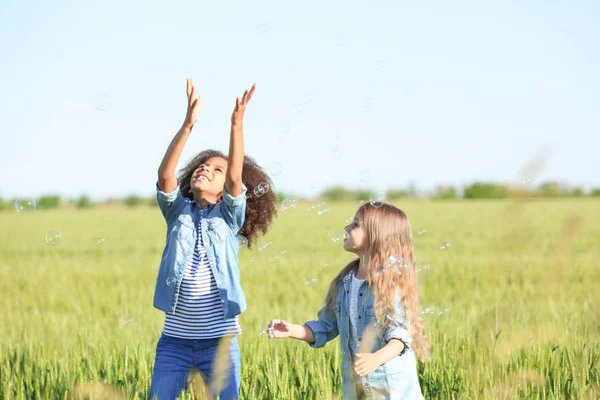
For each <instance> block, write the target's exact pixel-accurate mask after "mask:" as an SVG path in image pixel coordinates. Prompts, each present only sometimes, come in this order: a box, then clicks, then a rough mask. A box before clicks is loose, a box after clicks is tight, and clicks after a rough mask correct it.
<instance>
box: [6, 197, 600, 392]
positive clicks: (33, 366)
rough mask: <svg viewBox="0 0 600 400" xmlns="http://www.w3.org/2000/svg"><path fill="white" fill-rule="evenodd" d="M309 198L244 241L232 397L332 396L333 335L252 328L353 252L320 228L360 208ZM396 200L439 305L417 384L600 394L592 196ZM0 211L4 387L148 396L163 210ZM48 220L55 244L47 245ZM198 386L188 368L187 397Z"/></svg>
mask: <svg viewBox="0 0 600 400" xmlns="http://www.w3.org/2000/svg"><path fill="white" fill-rule="evenodd" d="M315 204H316V203H314V204H309V203H300V204H299V206H298V209H297V210H296V211H295V212H294V213H291V214H284V213H281V212H280V215H279V216H278V217H277V220H276V221H275V223H274V225H273V227H272V229H271V231H270V232H269V234H268V235H267V236H266V237H264V238H260V240H259V242H258V243H257V246H256V248H254V249H253V250H248V249H245V250H242V251H241V252H240V269H241V274H242V285H243V288H244V291H245V293H246V296H247V300H248V310H247V311H246V312H245V313H243V314H242V315H241V317H240V321H241V324H242V329H243V334H242V335H241V336H240V337H239V340H240V346H241V350H242V385H241V393H242V397H243V398H244V399H288V400H291V399H302V400H304V399H319V400H320V399H335V398H340V397H341V393H342V392H341V371H340V366H341V360H340V355H339V350H338V346H339V343H338V340H337V339H336V340H334V341H332V342H330V343H329V344H328V345H327V346H326V347H325V348H323V349H318V350H315V349H311V348H309V347H308V346H307V345H306V344H305V343H302V342H297V341H292V340H287V341H286V340H269V339H268V338H267V337H266V335H260V332H261V331H262V330H264V329H265V328H266V324H267V323H268V321H269V320H271V319H273V318H283V319H288V320H291V321H292V322H295V323H303V322H305V321H306V320H308V319H313V318H315V317H316V313H317V311H318V309H319V307H320V306H321V304H322V302H323V299H324V296H325V291H326V289H327V286H328V283H329V281H330V280H331V279H332V278H333V277H334V275H335V274H336V272H337V271H338V270H339V269H340V268H342V267H343V266H344V265H345V263H346V262H348V261H349V260H350V259H351V258H352V257H351V255H349V254H347V253H344V251H343V250H342V248H341V243H334V241H333V240H332V239H331V238H332V235H334V234H335V233H336V231H340V230H341V229H342V228H343V226H344V225H345V223H346V220H347V219H348V218H350V217H352V216H353V214H354V212H355V210H356V207H357V206H358V204H355V203H339V204H337V203H331V204H328V206H329V207H330V212H329V213H327V214H325V215H321V216H320V215H318V214H317V213H316V212H315V209H312V210H309V208H310V207H311V206H314V205H315ZM396 205H398V206H399V207H400V208H402V209H403V210H404V211H406V212H407V214H408V215H409V218H410V219H411V224H412V230H413V235H414V243H415V248H416V255H417V259H418V260H421V261H427V262H428V263H429V264H430V268H429V269H425V270H423V272H421V273H420V282H421V290H422V303H421V304H422V309H425V308H426V307H430V309H435V310H442V313H441V315H440V314H439V313H438V312H437V311H436V312H433V313H428V314H426V315H425V316H424V317H425V320H426V327H427V333H428V337H429V339H430V342H431V345H432V352H433V361H432V362H431V363H428V364H419V365H418V370H419V378H420V382H421V387H422V390H423V394H424V395H425V398H427V399H598V398H600V315H599V306H600V261H599V260H600V202H599V201H598V200H595V199H578V200H534V201H525V202H516V201H514V200H506V201H474V202H469V201H438V202H435V201H406V202H398V203H396ZM0 221H1V223H0V296H1V307H0V398H2V399H74V398H79V399H82V398H103V399H104V398H106V399H108V398H111V399H113V398H117V399H121V398H122V399H125V398H128V399H129V398H131V399H144V398H147V397H148V392H149V387H150V380H151V377H152V366H153V362H154V355H155V350H156V342H157V340H158V338H159V335H160V331H161V328H162V323H163V318H164V314H162V313H161V312H159V311H158V310H156V309H154V308H153V307H152V298H153V290H154V284H155V279H156V272H157V268H158V265H159V262H160V256H161V253H162V250H163V246H164V240H165V233H166V226H165V223H164V220H163V219H162V216H161V214H160V211H159V209H158V208H156V207H154V208H152V207H147V208H138V209H125V208H95V209H91V210H76V209H73V210H71V209H58V210H52V211H43V210H37V211H35V212H32V213H29V214H17V213H16V212H10V211H6V212H3V213H0ZM52 229H55V230H58V231H60V232H61V234H62V241H61V242H60V244H59V245H56V246H50V245H48V244H46V241H45V234H46V232H47V231H48V230H52ZM421 229H425V230H426V231H425V232H423V233H421V234H418V232H419V230H421ZM443 242H450V243H451V247H449V248H445V249H443V250H442V249H440V245H441V243H443ZM269 243H270V244H269ZM264 245H266V247H265V248H264V249H263V250H261V251H258V247H259V246H264ZM307 282H308V284H306V283H307ZM202 392H203V390H202V383H201V380H200V379H198V378H197V377H196V378H195V379H194V380H193V382H192V384H191V386H190V390H189V391H188V393H186V394H185V395H184V398H188V399H192V398H201V397H202Z"/></svg>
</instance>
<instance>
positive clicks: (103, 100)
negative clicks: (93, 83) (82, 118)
mask: <svg viewBox="0 0 600 400" xmlns="http://www.w3.org/2000/svg"><path fill="white" fill-rule="evenodd" d="M111 104H112V100H111V99H110V96H109V95H108V94H106V93H98V94H96V96H95V97H94V107H96V110H98V111H106V110H108V109H109V108H110V106H111Z"/></svg>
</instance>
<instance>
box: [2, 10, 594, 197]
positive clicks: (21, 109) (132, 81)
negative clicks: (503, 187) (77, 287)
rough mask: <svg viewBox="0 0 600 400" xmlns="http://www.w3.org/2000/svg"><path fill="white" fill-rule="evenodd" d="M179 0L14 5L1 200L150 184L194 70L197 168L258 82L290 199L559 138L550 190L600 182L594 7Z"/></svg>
mask: <svg viewBox="0 0 600 400" xmlns="http://www.w3.org/2000/svg"><path fill="white" fill-rule="evenodd" d="M84 3H85V6H82V5H80V4H84ZM170 3H171V4H169V2H164V1H161V2H157V1H127V2H122V1H113V0H105V1H96V2H75V1H60V0H57V1H53V2H41V1H29V2H23V1H17V0H3V1H2V2H0V88H1V90H2V96H0V135H1V138H2V141H1V143H2V144H1V146H0V171H1V180H0V196H3V197H5V198H6V197H12V196H19V195H32V196H39V195H41V194H44V193H58V194H61V195H64V196H69V197H75V196H78V195H80V194H82V193H87V194H88V195H91V196H92V197H93V198H96V199H102V198H106V197H109V196H123V195H126V194H129V193H137V194H140V195H144V196H146V195H152V194H153V193H154V183H155V181H156V170H157V168H158V165H159V163H160V160H161V158H162V156H163V154H164V151H165V149H166V147H167V146H168V144H169V142H170V140H171V138H172V137H173V135H174V134H175V132H176V131H177V130H178V128H179V127H180V125H181V123H182V121H183V117H184V114H185V106H186V103H185V80H186V78H187V77H192V78H193V79H194V81H195V83H196V85H197V88H198V90H199V92H200V93H201V94H203V95H204V108H203V111H202V115H201V119H200V121H199V123H198V124H197V126H196V128H195V130H194V132H193V136H192V137H191V138H190V140H189V142H188V145H187V147H186V149H185V151H184V153H183V156H182V160H181V162H180V166H181V165H182V164H183V162H185V161H187V160H188V159H189V158H191V157H192V156H193V155H195V154H196V153H197V152H199V151H200V150H203V149H206V148H217V149H220V150H223V151H225V150H227V146H228V133H229V117H230V114H231V111H232V108H233V105H234V100H235V97H236V96H238V95H240V94H241V93H242V92H243V90H244V89H245V88H247V87H249V86H250V85H251V84H252V83H253V82H255V81H256V82H258V88H257V91H256V94H255V97H254V99H253V100H252V104H251V106H250V107H249V110H248V111H247V116H246V126H245V128H246V130H245V137H246V152H247V154H249V155H251V156H253V157H255V158H256V159H257V160H258V161H259V163H261V164H262V165H263V166H265V167H266V168H269V167H270V165H271V164H272V163H274V162H279V163H280V164H281V166H282V168H283V173H281V175H278V176H274V177H273V179H274V182H275V185H276V188H277V189H279V190H283V191H284V192H293V193H296V194H300V195H311V194H314V193H316V192H317V191H320V190H321V189H323V188H325V187H327V186H331V185H334V184H342V185H345V186H348V187H357V186H358V185H361V183H360V182H359V174H360V171H361V170H363V169H368V170H370V171H371V179H370V182H369V183H368V184H365V183H363V184H362V185H366V186H370V187H373V188H375V189H378V190H381V191H383V190H385V189H387V188H390V187H404V186H406V185H407V184H408V183H409V182H415V183H416V184H417V185H418V186H419V187H422V188H432V187H434V186H435V184H437V183H444V184H455V185H461V184H465V183H470V182H472V181H474V180H476V179H480V180H493V181H503V182H516V181H518V180H519V171H520V170H521V168H522V167H523V166H524V165H525V164H527V163H528V162H529V161H530V160H531V159H532V158H533V157H534V156H535V154H536V152H537V151H538V150H540V149H542V148H544V147H545V146H550V149H551V157H550V158H549V159H548V161H547V163H546V164H545V166H544V168H543V170H542V171H541V173H540V174H539V175H537V176H535V180H534V181H535V182H540V181H542V180H545V179H558V180H563V181H567V182H569V183H571V184H581V185H584V186H586V187H590V186H600V157H599V156H598V153H599V149H600V138H599V137H600V112H599V111H600V74H599V71H600V45H599V44H598V43H599V42H600V39H599V38H600V24H598V21H599V20H600V6H599V5H598V3H597V2H594V1H552V2H548V1H529V2H527V1H522V2H519V3H520V4H517V2H507V1H495V2H493V3H492V2H481V1H452V2H450V1H443V2H441V1H438V2H435V1H434V2H416V1H411V2H405V1H402V2H392V1H386V2H366V1H362V2H349V1H335V2H317V1H304V2H281V1H279V2H276V1H251V2H222V3H221V4H219V2H205V1H176V2H170ZM324 3H327V4H324ZM167 4H169V5H167ZM97 93H108V94H109V95H110V97H111V100H112V105H111V107H110V108H109V109H108V110H107V111H104V112H101V111H97V110H96V109H95V108H94V106H93V99H94V96H95V95H96V94H97ZM307 96H309V97H310V100H309V98H308V97H307ZM307 100H309V102H308V103H307V102H306V101H307ZM298 105H300V106H301V109H300V108H297V106H298ZM286 123H289V132H287V129H285V124H286ZM336 141H337V142H338V143H339V146H340V149H341V157H339V158H336V157H334V156H333V155H332V154H331V146H332V144H333V143H334V142H336ZM313 184H316V186H314V187H311V185H313Z"/></svg>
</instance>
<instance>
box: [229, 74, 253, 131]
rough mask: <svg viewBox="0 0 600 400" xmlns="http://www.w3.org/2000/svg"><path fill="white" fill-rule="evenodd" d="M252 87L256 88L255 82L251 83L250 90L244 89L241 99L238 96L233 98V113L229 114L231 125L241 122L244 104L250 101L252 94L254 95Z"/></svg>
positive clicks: (244, 108) (244, 109)
mask: <svg viewBox="0 0 600 400" xmlns="http://www.w3.org/2000/svg"><path fill="white" fill-rule="evenodd" d="M254 89H256V83H255V84H254V85H252V88H251V89H250V91H248V90H246V91H245V92H244V95H243V96H242V100H240V98H239V97H236V98H235V108H234V109H233V114H231V124H232V125H237V124H241V123H242V122H243V121H244V112H245V111H246V106H247V105H248V103H249V102H250V99H251V98H252V95H254Z"/></svg>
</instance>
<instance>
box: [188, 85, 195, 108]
mask: <svg viewBox="0 0 600 400" xmlns="http://www.w3.org/2000/svg"><path fill="white" fill-rule="evenodd" d="M191 86H192V89H191V91H190V98H189V101H190V105H192V103H193V102H194V101H195V100H196V87H195V86H194V85H191Z"/></svg>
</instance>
